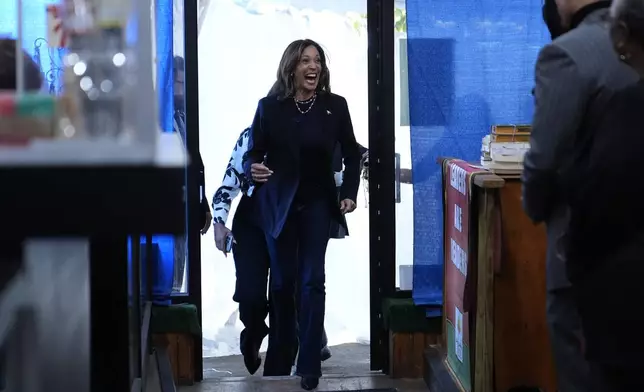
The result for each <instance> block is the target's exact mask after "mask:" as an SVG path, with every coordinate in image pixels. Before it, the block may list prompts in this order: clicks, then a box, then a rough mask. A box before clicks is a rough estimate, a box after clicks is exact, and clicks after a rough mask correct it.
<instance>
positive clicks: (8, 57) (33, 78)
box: [0, 38, 42, 91]
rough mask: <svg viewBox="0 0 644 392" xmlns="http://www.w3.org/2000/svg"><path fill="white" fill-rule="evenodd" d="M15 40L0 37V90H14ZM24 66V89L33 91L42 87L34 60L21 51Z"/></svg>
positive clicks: (15, 82)
mask: <svg viewBox="0 0 644 392" xmlns="http://www.w3.org/2000/svg"><path fill="white" fill-rule="evenodd" d="M16 45H17V43H16V40H15V39H10V38H0V90H12V91H13V90H16V89H17V88H18V87H17V85H18V83H17V81H16V79H17V72H16ZM22 55H23V56H24V67H25V69H24V70H25V72H24V75H25V90H27V91H35V90H40V88H41V87H42V74H41V73H40V68H38V65H36V63H35V62H34V60H33V59H32V58H31V57H30V56H29V55H28V54H27V53H25V52H24V51H23V53H22Z"/></svg>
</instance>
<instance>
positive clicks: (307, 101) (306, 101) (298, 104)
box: [293, 93, 318, 114]
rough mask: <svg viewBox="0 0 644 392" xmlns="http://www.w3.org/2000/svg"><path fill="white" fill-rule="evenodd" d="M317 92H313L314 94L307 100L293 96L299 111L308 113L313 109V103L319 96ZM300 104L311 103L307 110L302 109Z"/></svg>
mask: <svg viewBox="0 0 644 392" xmlns="http://www.w3.org/2000/svg"><path fill="white" fill-rule="evenodd" d="M317 96H318V95H317V93H316V94H313V96H312V97H311V98H309V99H307V100H305V101H298V100H297V98H295V97H293V101H295V107H296V108H297V110H298V112H300V113H301V114H306V113H308V112H310V111H311V109H313V105H315V99H316V98H317ZM300 105H309V107H308V108H307V109H306V110H302V109H300Z"/></svg>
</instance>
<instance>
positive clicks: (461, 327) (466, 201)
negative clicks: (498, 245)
mask: <svg viewBox="0 0 644 392" xmlns="http://www.w3.org/2000/svg"><path fill="white" fill-rule="evenodd" d="M479 172H482V170H481V169H478V168H475V167H472V166H470V165H469V164H468V163H466V162H464V161H461V160H447V161H446V162H444V166H443V175H444V179H443V182H444V187H445V198H446V199H445V201H446V202H445V213H444V219H445V222H444V230H445V232H444V235H445V245H444V247H445V251H444V255H445V260H444V263H445V282H444V283H445V299H444V310H445V317H446V319H447V324H448V325H446V327H447V328H448V329H449V330H450V331H449V333H448V336H449V337H450V340H451V341H449V342H447V349H448V350H447V357H448V361H449V363H450V365H451V366H452V368H453V370H454V372H455V374H456V375H457V377H458V378H459V381H461V384H462V386H463V387H464V388H465V389H466V390H468V389H469V387H470V385H471V384H470V377H469V376H470V374H469V373H470V371H471V368H470V357H469V347H470V339H469V330H470V325H469V313H468V310H469V309H466V308H465V306H464V304H465V302H466V300H465V296H466V285H465V282H466V279H467V274H468V271H469V268H468V266H469V264H470V261H471V260H473V258H472V257H470V255H469V250H470V246H469V244H470V225H469V223H470V199H471V186H470V184H471V177H472V175H473V174H474V173H479ZM452 328H453V333H452V332H451V329H452Z"/></svg>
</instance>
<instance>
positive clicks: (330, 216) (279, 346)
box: [244, 39, 361, 390]
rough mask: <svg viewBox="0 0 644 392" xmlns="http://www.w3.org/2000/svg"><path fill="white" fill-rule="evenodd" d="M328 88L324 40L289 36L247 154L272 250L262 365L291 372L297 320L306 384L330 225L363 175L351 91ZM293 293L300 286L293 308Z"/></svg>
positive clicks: (317, 342)
mask: <svg viewBox="0 0 644 392" xmlns="http://www.w3.org/2000/svg"><path fill="white" fill-rule="evenodd" d="M330 90H331V88H330V76H329V69H328V67H327V64H326V57H325V55H324V50H323V49H322V47H321V46H320V45H319V44H318V43H316V42H315V41H312V40H308V39H306V40H297V41H294V42H292V43H291V44H290V45H288V47H287V48H286V50H285V51H284V54H283V55H282V59H281V61H280V64H279V67H278V71H277V80H276V82H275V84H274V85H273V88H272V89H271V92H270V94H269V96H267V97H266V98H263V99H262V100H260V101H259V104H258V107H257V112H256V114H255V119H254V120H253V124H252V126H251V132H250V133H251V137H250V140H249V144H248V145H249V148H248V153H247V161H246V162H244V171H245V172H246V176H247V177H249V178H252V179H253V181H254V182H255V184H256V185H257V187H256V190H254V191H253V197H252V200H253V203H254V208H255V211H256V212H257V213H256V214H254V215H255V216H254V219H255V220H256V222H255V223H256V225H257V226H258V227H260V228H261V229H263V231H264V232H265V234H266V242H267V245H268V247H269V249H271V250H272V251H273V252H271V254H274V256H275V257H271V260H270V271H271V283H270V293H271V298H272V299H271V301H272V308H271V312H272V314H273V319H272V321H273V320H274V322H275V323H273V322H271V329H270V332H269V333H270V338H269V347H268V352H267V353H266V364H265V367H264V375H265V376H288V375H289V374H290V372H291V365H292V363H293V353H294V352H295V351H296V350H297V349H298V347H297V345H298V341H297V340H296V339H293V337H294V336H296V332H298V331H296V329H299V356H298V359H297V370H296V373H297V374H298V375H299V376H301V377H302V382H301V385H302V388H304V389H306V390H311V389H314V388H316V387H317V385H318V382H319V378H320V376H321V365H320V347H322V345H323V343H322V340H323V338H322V336H323V323H324V312H325V272H324V264H325V255H326V248H327V243H328V241H329V234H330V231H331V226H332V224H333V222H337V223H339V224H340V225H342V226H344V229H345V230H346V229H347V228H346V221H345V220H344V214H346V213H350V212H353V210H354V209H355V206H356V203H355V200H356V196H357V193H358V185H359V180H360V179H359V174H360V158H361V154H360V151H359V149H358V144H357V142H356V139H355V135H354V133H353V126H352V124H351V117H350V115H349V109H348V106H347V101H346V100H345V99H344V98H343V97H341V96H339V95H335V94H332V93H331V91H330ZM338 146H339V147H338ZM337 148H340V149H341V151H342V154H341V155H342V158H343V159H344V164H345V171H344V179H343V182H342V185H341V188H340V198H339V200H340V203H339V204H338V195H337V193H336V185H335V179H334V176H333V171H334V170H333V167H334V165H333V163H334V155H335V152H336V149H337ZM295 271H299V272H300V273H299V274H296V273H295ZM296 287H299V288H300V290H299V293H296V292H295V288H296ZM294 295H298V296H299V304H298V306H297V309H298V312H296V308H295V303H294V301H293V298H294ZM296 314H297V315H298V317H299V320H298V322H297V323H296V320H295V315H296ZM296 325H297V326H299V328H296Z"/></svg>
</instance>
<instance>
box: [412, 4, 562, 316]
mask: <svg viewBox="0 0 644 392" xmlns="http://www.w3.org/2000/svg"><path fill="white" fill-rule="evenodd" d="M541 6H542V1H541V0H459V1H454V0H432V1H427V0H407V37H408V40H407V45H408V47H407V53H408V67H409V110H410V121H411V156H412V173H413V182H414V291H413V297H414V301H415V302H416V304H418V305H428V306H432V305H433V306H436V305H441V304H442V293H443V243H444V242H443V201H442V197H443V196H442V190H441V185H442V184H441V167H440V165H438V164H437V163H436V160H437V158H438V157H457V158H461V159H465V160H468V161H473V162H477V161H479V159H480V153H481V152H480V151H481V140H482V138H483V137H484V136H485V135H486V134H488V133H489V132H490V127H491V126H492V125H493V124H517V123H529V122H530V120H531V116H532V110H533V98H532V95H531V91H532V87H533V83H534V63H535V60H536V56H537V53H538V51H539V49H540V48H541V47H542V46H543V44H544V43H546V42H547V41H548V40H549V35H548V32H547V28H546V27H545V25H544V24H543V21H542V17H541ZM428 200H429V201H430V202H429V203H428V202H427V201H428Z"/></svg>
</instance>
